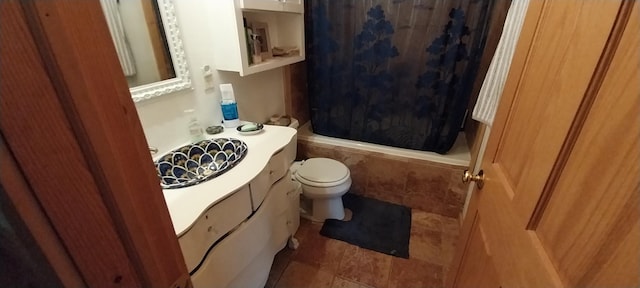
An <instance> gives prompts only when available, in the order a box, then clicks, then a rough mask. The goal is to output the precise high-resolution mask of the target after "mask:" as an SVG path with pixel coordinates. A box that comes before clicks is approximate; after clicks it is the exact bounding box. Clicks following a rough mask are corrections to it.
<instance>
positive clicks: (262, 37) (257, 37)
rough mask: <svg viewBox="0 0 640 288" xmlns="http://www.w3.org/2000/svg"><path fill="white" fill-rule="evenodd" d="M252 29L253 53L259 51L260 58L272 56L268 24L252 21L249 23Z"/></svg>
mask: <svg viewBox="0 0 640 288" xmlns="http://www.w3.org/2000/svg"><path fill="white" fill-rule="evenodd" d="M251 30H252V31H253V35H254V37H253V42H254V45H255V47H254V55H256V56H257V53H258V52H259V53H260V58H261V59H262V60H266V59H269V58H273V54H271V39H270V38H269V26H268V25H267V23H264V22H254V23H252V25H251Z"/></svg>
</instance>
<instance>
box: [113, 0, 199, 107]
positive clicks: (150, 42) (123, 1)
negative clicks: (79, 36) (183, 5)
mask: <svg viewBox="0 0 640 288" xmlns="http://www.w3.org/2000/svg"><path fill="white" fill-rule="evenodd" d="M100 5H101V6H102V10H103V12H104V14H105V18H106V20H107V25H108V26H109V32H110V33H111V38H112V39H113V43H114V46H115V48H116V52H117V54H118V60H119V61H120V66H121V67H122V71H123V72H124V75H125V77H126V78H127V83H128V84H129V89H130V91H131V97H132V98H133V101H134V102H140V101H142V100H145V99H150V98H153V97H157V96H162V95H165V94H168V93H172V92H176V91H180V90H184V89H189V88H191V77H190V74H189V67H188V65H187V61H186V57H185V52H184V48H183V46H182V38H181V35H180V29H179V28H178V21H177V19H176V14H175V10H174V3H173V0H100Z"/></svg>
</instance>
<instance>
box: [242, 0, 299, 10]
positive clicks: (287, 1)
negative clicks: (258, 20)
mask: <svg viewBox="0 0 640 288" xmlns="http://www.w3.org/2000/svg"><path fill="white" fill-rule="evenodd" d="M241 1H242V2H241V7H242V9H256V10H268V11H283V12H293V13H304V3H303V1H302V0H241Z"/></svg>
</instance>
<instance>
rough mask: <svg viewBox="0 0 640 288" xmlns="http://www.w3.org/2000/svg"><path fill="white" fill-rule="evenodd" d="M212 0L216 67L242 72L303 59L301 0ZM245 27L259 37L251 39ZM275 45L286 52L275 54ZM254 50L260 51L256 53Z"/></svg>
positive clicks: (278, 65) (253, 71)
mask: <svg viewBox="0 0 640 288" xmlns="http://www.w3.org/2000/svg"><path fill="white" fill-rule="evenodd" d="M212 2H213V3H214V9H213V11H212V13H213V15H212V18H213V19H215V21H214V22H213V23H215V24H214V26H213V32H214V35H213V36H214V39H215V43H214V46H213V54H214V60H215V68H216V69H217V70H223V71H234V72H238V73H240V75H241V76H245V75H250V74H254V73H258V72H262V71H266V70H270V69H274V68H278V67H282V66H285V65H289V64H292V63H296V62H300V61H303V60H304V59H305V47H304V0H215V1H212ZM245 24H246V26H245ZM246 28H249V29H251V31H252V33H253V34H255V35H259V36H255V37H253V38H254V39H255V38H256V37H257V38H258V39H259V40H258V41H257V42H256V41H253V40H250V39H251V37H250V36H248V35H247V34H248V33H247V29H246ZM250 43H254V44H255V43H258V44H259V46H255V45H254V46H252V45H251V44H250ZM256 47H259V48H256ZM275 47H277V48H280V49H282V50H281V51H285V52H289V53H286V54H285V55H277V54H278V53H274V48H275ZM256 50H258V52H262V53H256ZM254 54H255V55H254ZM281 54H282V53H281ZM256 55H258V56H256Z"/></svg>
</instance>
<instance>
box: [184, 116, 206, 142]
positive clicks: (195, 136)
mask: <svg viewBox="0 0 640 288" xmlns="http://www.w3.org/2000/svg"><path fill="white" fill-rule="evenodd" d="M184 114H185V115H186V116H187V118H188V119H189V122H188V124H187V127H188V128H189V136H190V138H191V142H193V143H195V142H199V141H202V140H204V131H203V130H202V126H200V123H199V122H198V117H196V113H195V110H193V109H189V110H184Z"/></svg>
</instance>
